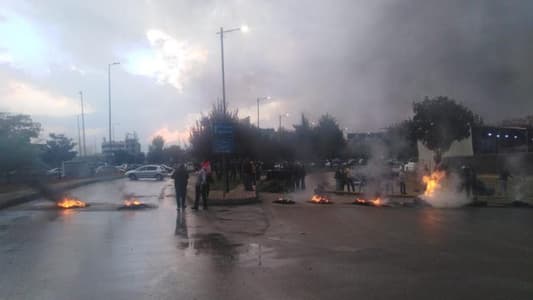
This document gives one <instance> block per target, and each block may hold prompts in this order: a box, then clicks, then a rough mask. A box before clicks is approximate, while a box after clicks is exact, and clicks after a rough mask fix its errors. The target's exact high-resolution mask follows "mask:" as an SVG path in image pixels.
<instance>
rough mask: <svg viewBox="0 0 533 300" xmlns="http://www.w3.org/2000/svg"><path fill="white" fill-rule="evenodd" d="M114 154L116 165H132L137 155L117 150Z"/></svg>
mask: <svg viewBox="0 0 533 300" xmlns="http://www.w3.org/2000/svg"><path fill="white" fill-rule="evenodd" d="M113 153H114V157H113V161H114V163H115V164H119V165H120V164H132V163H134V162H135V160H136V157H135V155H133V154H131V153H129V152H128V151H125V150H117V151H113Z"/></svg>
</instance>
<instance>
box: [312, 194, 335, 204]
mask: <svg viewBox="0 0 533 300" xmlns="http://www.w3.org/2000/svg"><path fill="white" fill-rule="evenodd" d="M311 202H315V203H329V202H330V201H329V198H328V197H326V196H323V195H313V197H312V198H311Z"/></svg>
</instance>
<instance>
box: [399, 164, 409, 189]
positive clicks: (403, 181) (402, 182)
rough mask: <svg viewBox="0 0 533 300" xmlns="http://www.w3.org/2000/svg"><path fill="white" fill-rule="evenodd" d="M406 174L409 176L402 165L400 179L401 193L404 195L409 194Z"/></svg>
mask: <svg viewBox="0 0 533 300" xmlns="http://www.w3.org/2000/svg"><path fill="white" fill-rule="evenodd" d="M406 176H407V174H405V169H404V167H403V166H402V167H401V168H400V172H399V173H398V179H399V180H400V194H402V195H405V194H407V191H406V186H405V179H406V178H405V177H406Z"/></svg>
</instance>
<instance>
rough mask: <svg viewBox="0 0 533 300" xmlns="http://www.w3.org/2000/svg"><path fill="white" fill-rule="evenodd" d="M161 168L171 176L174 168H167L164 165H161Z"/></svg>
mask: <svg viewBox="0 0 533 300" xmlns="http://www.w3.org/2000/svg"><path fill="white" fill-rule="evenodd" d="M161 167H162V168H163V169H165V170H166V171H167V173H168V174H171V173H172V172H174V168H171V167H169V166H167V165H165V164H162V165H161Z"/></svg>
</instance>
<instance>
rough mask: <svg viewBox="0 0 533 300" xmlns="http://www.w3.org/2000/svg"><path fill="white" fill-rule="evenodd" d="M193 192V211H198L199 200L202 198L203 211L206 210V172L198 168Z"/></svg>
mask: <svg viewBox="0 0 533 300" xmlns="http://www.w3.org/2000/svg"><path fill="white" fill-rule="evenodd" d="M195 192H196V193H195V197H194V207H193V209H194V210H198V205H199V202H200V198H202V203H203V207H204V209H207V170H206V169H205V168H200V170H199V171H198V173H197V176H196V185H195Z"/></svg>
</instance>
